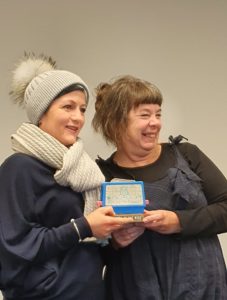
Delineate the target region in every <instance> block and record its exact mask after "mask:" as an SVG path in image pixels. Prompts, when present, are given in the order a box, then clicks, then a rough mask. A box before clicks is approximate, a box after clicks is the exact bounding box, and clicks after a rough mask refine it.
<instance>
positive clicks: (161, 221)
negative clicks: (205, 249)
mask: <svg viewBox="0 0 227 300" xmlns="http://www.w3.org/2000/svg"><path fill="white" fill-rule="evenodd" d="M143 223H144V226H145V228H147V229H150V230H153V231H156V232H158V233H161V234H172V233H179V232H180V231H181V226H180V221H179V218H178V216H177V214H176V213H175V212H173V211H169V210H151V211H148V210H145V212H144V218H143Z"/></svg>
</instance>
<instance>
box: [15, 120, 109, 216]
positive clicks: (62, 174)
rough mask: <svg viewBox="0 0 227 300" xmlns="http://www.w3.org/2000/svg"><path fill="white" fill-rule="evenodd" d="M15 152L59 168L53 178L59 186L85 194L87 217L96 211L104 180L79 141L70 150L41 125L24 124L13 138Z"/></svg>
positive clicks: (85, 213) (85, 212)
mask: <svg viewBox="0 0 227 300" xmlns="http://www.w3.org/2000/svg"><path fill="white" fill-rule="evenodd" d="M11 138H12V149H13V150H14V151H15V152H20V153H24V154H27V155H30V156H33V157H35V158H37V159H39V160H41V161H43V162H44V163H45V164H47V165H48V166H50V167H52V168H54V169H56V172H55V174H54V178H55V180H56V181H57V183H59V184H60V185H63V186H70V187H71V188H72V189H73V190H74V191H76V192H81V193H83V197H84V201H85V209H84V215H87V214H89V213H90V212H91V211H93V210H94V209H95V208H96V201H97V200H100V185H101V183H102V182H103V181H104V180H105V179H104V176H103V175H102V173H101V171H100V170H99V168H98V166H97V165H96V163H95V162H94V161H93V160H92V159H91V158H90V157H89V155H88V154H87V153H86V152H85V151H84V149H83V142H82V140H81V139H80V138H78V139H77V141H76V142H75V143H74V144H73V145H72V146H71V147H70V148H67V147H65V146H64V145H63V144H61V143H60V142H59V141H57V140H56V139H55V138H53V137H52V136H51V135H49V134H47V133H46V132H44V131H43V130H41V129H40V128H39V127H38V126H35V125H33V124H30V123H23V124H22V125H21V126H20V127H19V129H18V130H17V132H16V133H15V134H13V135H12V137H11Z"/></svg>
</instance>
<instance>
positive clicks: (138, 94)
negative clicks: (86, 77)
mask: <svg viewBox="0 0 227 300" xmlns="http://www.w3.org/2000/svg"><path fill="white" fill-rule="evenodd" d="M162 102H163V97H162V94H161V92H160V90H159V89H158V88H157V87H156V86H155V85H154V84H152V83H150V82H148V81H145V80H142V79H139V78H136V77H133V76H130V75H127V76H122V77H119V78H117V79H115V80H113V81H112V82H111V81H110V82H109V83H100V84H99V85H98V86H97V88H96V102H95V110H96V112H95V115H94V118H93V120H92V125H93V127H94V129H95V131H96V132H100V133H101V134H102V136H103V138H104V139H105V141H106V142H107V144H109V143H110V144H113V145H115V146H116V145H117V144H118V141H119V140H120V139H121V134H122V132H124V130H125V129H126V128H127V123H128V113H129V112H130V110H131V109H133V108H136V107H138V106H139V105H140V104H158V105H160V106H161V105H162Z"/></svg>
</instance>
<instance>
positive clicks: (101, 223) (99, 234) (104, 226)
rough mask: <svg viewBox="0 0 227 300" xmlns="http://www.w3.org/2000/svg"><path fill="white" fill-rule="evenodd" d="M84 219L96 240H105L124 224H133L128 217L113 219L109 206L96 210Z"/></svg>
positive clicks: (113, 214) (111, 209)
mask: <svg viewBox="0 0 227 300" xmlns="http://www.w3.org/2000/svg"><path fill="white" fill-rule="evenodd" d="M86 219H87V221H88V223H89V225H90V227H91V230H92V233H93V236H94V237H96V238H106V237H108V236H110V234H111V233H112V232H113V231H115V230H117V229H120V228H121V227H122V226H123V225H124V224H127V223H131V222H133V219H132V218H130V217H127V218H122V217H115V213H114V210H113V208H112V207H111V206H105V207H99V208H97V209H96V210H94V211H93V212H91V213H90V214H89V215H87V216H86Z"/></svg>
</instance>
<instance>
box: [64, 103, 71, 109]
mask: <svg viewBox="0 0 227 300" xmlns="http://www.w3.org/2000/svg"><path fill="white" fill-rule="evenodd" d="M63 109H64V110H67V111H69V110H71V109H72V105H71V104H66V105H64V106H63Z"/></svg>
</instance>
